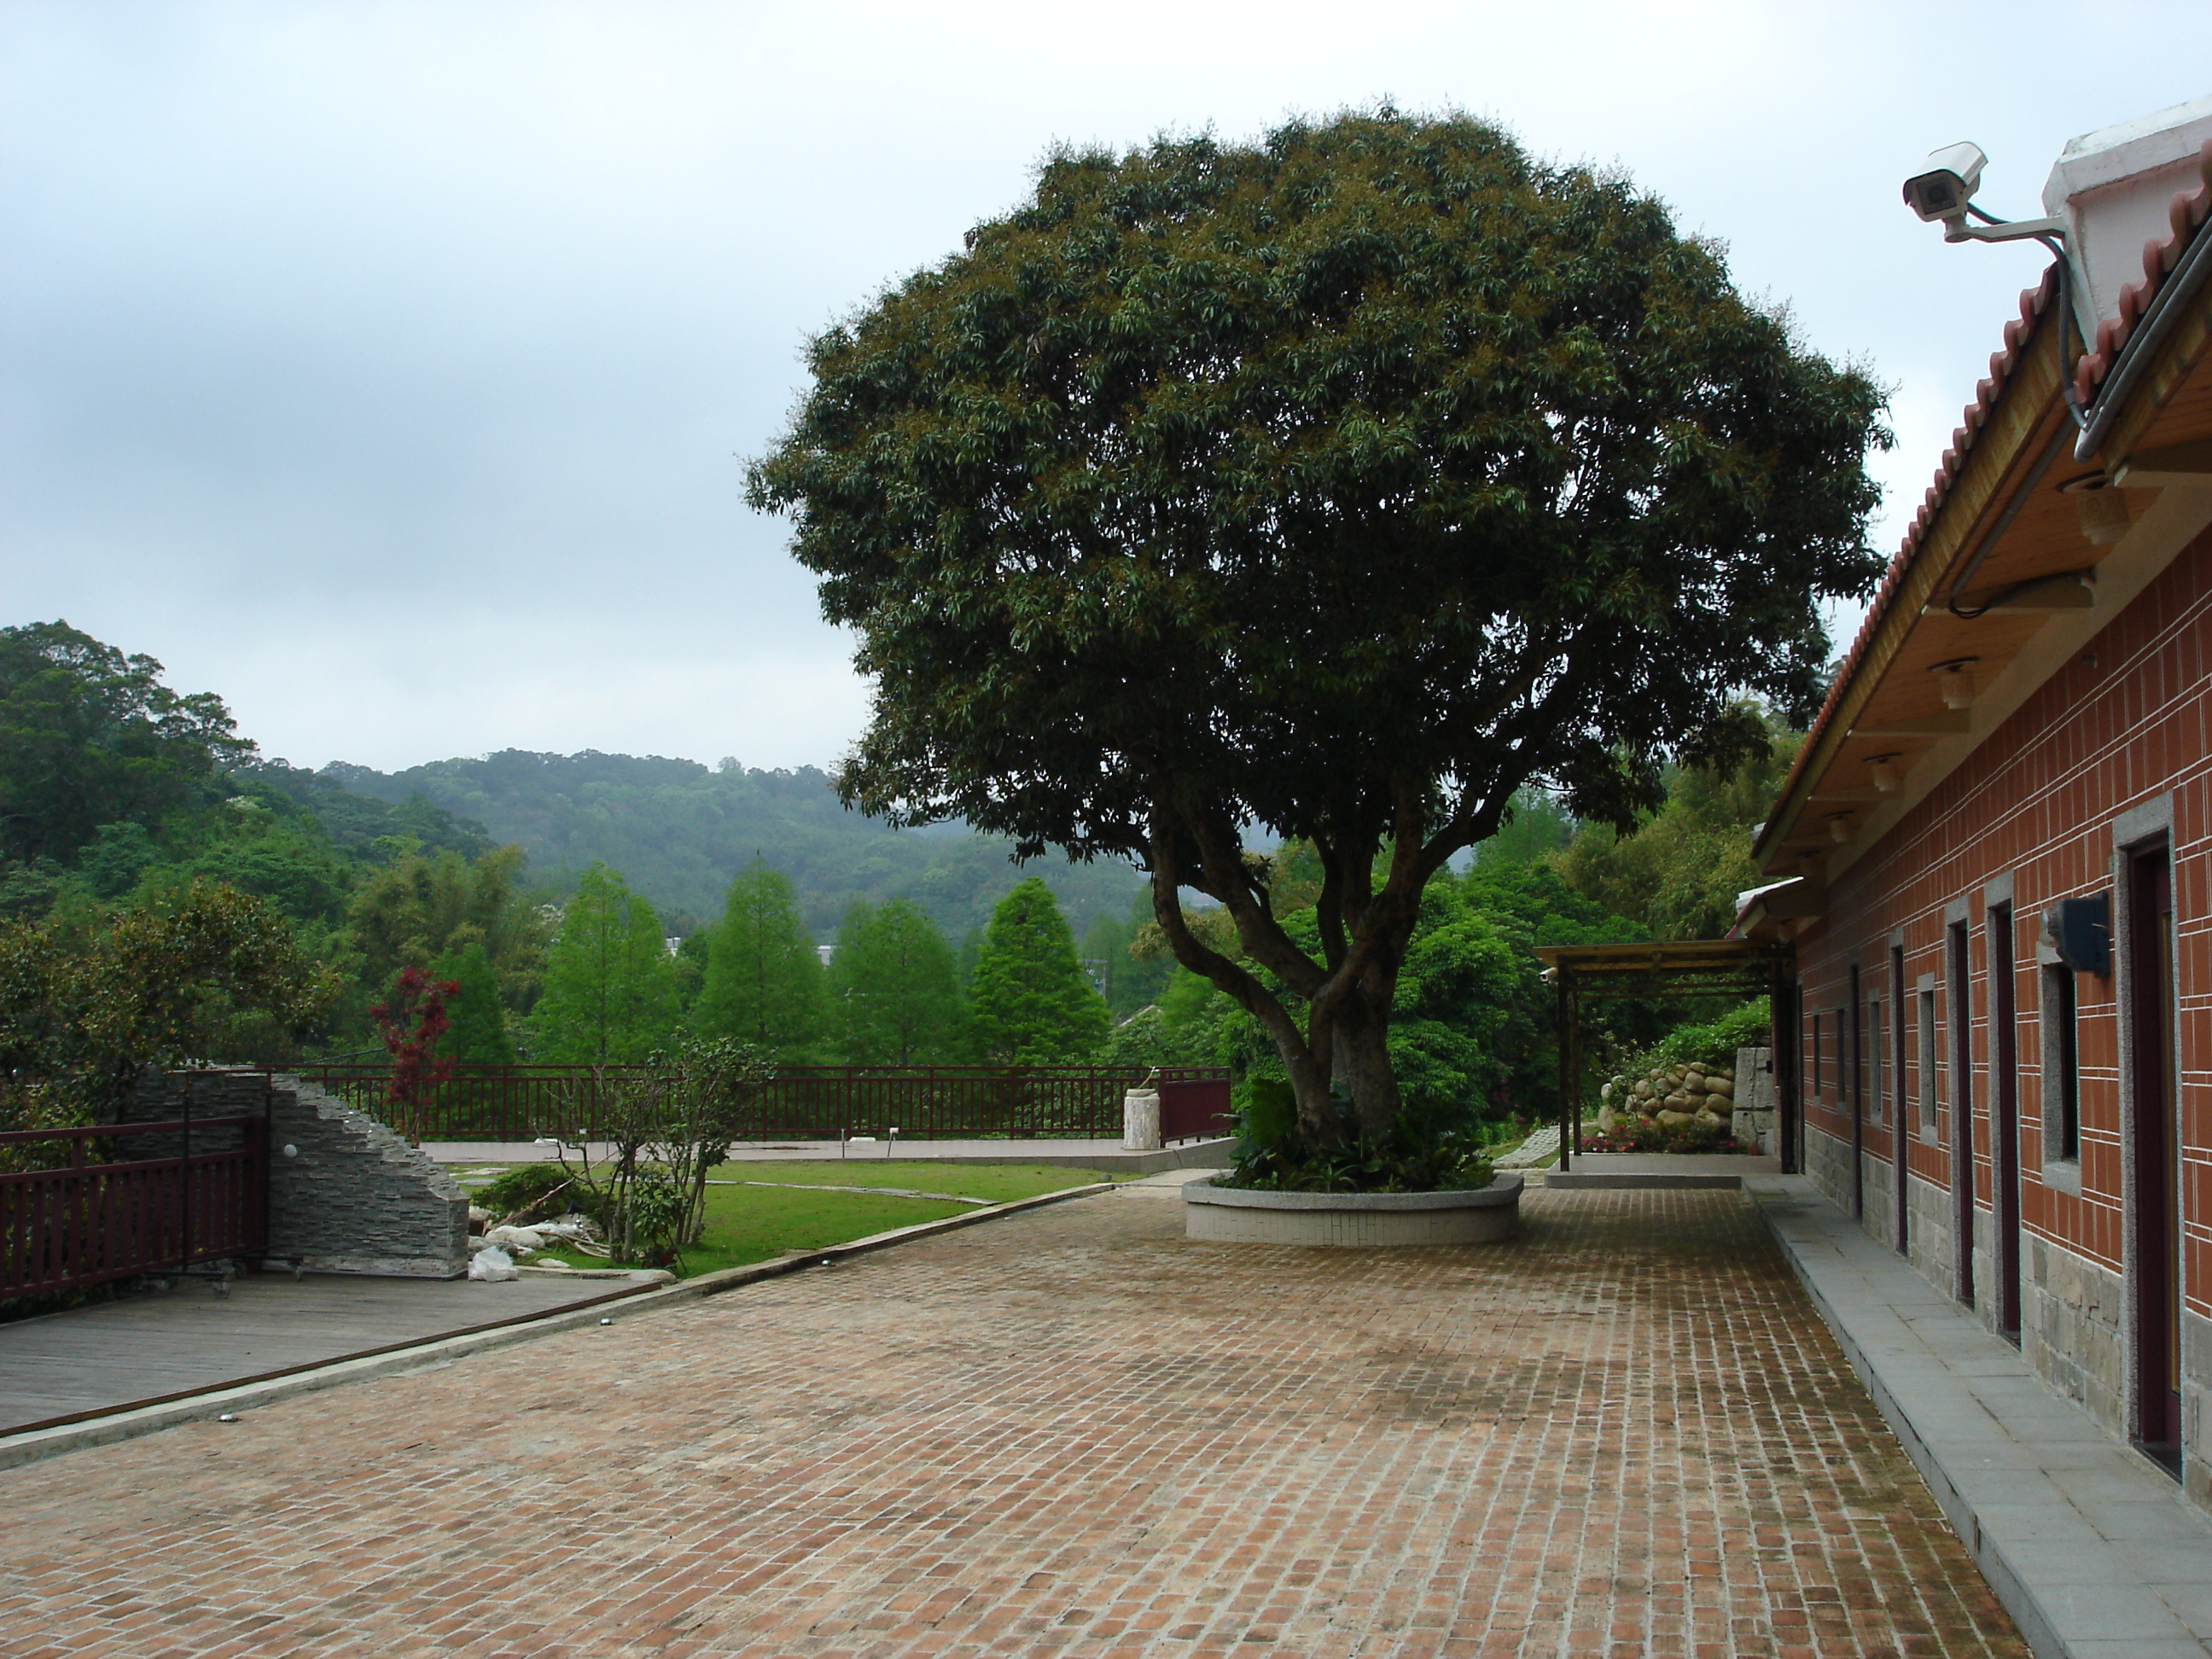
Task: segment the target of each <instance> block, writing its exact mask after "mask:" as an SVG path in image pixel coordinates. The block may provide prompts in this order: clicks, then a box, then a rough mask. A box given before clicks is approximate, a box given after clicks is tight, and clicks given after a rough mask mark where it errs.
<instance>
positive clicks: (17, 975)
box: [0, 882, 338, 1108]
mask: <svg viewBox="0 0 2212 1659" xmlns="http://www.w3.org/2000/svg"><path fill="white" fill-rule="evenodd" d="M337 991H338V983H337V977H336V976H335V975H333V974H331V971H330V970H329V969H327V968H325V967H324V966H323V965H322V964H320V963H316V962H313V961H312V960H310V959H309V958H308V957H307V956H306V955H305V954H303V953H302V952H301V951H300V950H299V948H298V947H297V945H295V942H294V940H293V937H292V932H291V929H290V927H289V925H288V924H287V923H286V921H285V920H284V918H283V916H282V915H280V914H278V913H277V911H276V909H275V908H273V907H271V906H270V905H269V904H268V903H267V902H264V901H263V900H261V899H258V898H255V897H253V896H251V895H248V894H245V893H240V892H238V891H235V890H233V889H231V888H228V887H222V886H218V885H216V884H212V883H208V882H196V883H194V884H192V885H191V886H190V887H189V888H187V889H185V890H183V891H181V892H179V893H174V894H166V895H161V896H156V897H153V898H149V899H148V900H146V901H144V902H140V903H137V904H134V905H131V906H130V907H128V908H124V909H120V910H118V911H115V912H112V913H111V914H109V915H104V916H102V917H101V918H100V920H99V921H98V924H97V925H96V926H93V927H70V926H69V925H68V924H66V923H64V922H61V921H54V920H47V921H15V922H6V923H0V1079H5V1078H6V1077H8V1076H9V1074H11V1073H16V1074H21V1076H22V1077H26V1078H29V1079H50V1080H54V1081H56V1082H58V1083H61V1084H63V1085H66V1086H68V1087H70V1088H72V1089H74V1090H77V1091H81V1103H82V1104H84V1105H86V1106H88V1107H94V1108H97V1107H100V1106H103V1105H112V1103H114V1102H116V1101H117V1100H119V1099H120V1098H121V1097H123V1096H124V1095H125V1093H126V1092H127V1091H128V1090H129V1088H130V1085H131V1079H132V1077H133V1076H134V1075H135V1073H137V1068H138V1067H139V1066H145V1065H155V1066H184V1065H189V1064H193V1063H196V1062H204V1061H207V1060H216V1061H234V1060H248V1061H251V1060H262V1059H264V1058H275V1057H276V1056H274V1055H272V1054H270V1053H269V1043H270V1039H271V1038H272V1037H275V1038H282V1039H287V1040H289V1039H291V1038H295V1037H298V1036H302V1035H305V1034H306V1033H307V1032H308V1031H309V1030H312V1029H313V1027H314V1026H315V1025H317V1024H319V1022H320V1021H321V1019H322V1018H324V1016H325V1014H327V1013H328V1012H329V1011H330V1008H331V1004H332V1002H333V1000H335V998H336V996H337Z"/></svg>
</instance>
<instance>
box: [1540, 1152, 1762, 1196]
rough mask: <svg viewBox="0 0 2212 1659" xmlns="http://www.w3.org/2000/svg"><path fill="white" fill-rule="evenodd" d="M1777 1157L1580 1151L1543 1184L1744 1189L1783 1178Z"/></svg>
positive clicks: (1565, 1188) (1566, 1189)
mask: <svg viewBox="0 0 2212 1659" xmlns="http://www.w3.org/2000/svg"><path fill="white" fill-rule="evenodd" d="M1781 1173H1782V1164H1781V1161H1780V1160H1779V1159H1778V1158H1767V1157H1765V1156H1762V1155H1759V1154H1756V1153H1752V1152H1577V1153H1576V1154H1575V1155H1574V1156H1573V1157H1571V1158H1569V1159H1568V1160H1567V1167H1566V1169H1565V1171H1561V1170H1547V1171H1545V1174H1544V1184H1545V1185H1546V1186H1547V1187H1557V1188H1559V1189H1560V1190H1561V1191H1562V1192H1569V1191H1572V1190H1575V1189H1577V1188H1582V1189H1583V1190H1591V1189H1596V1188H1617V1187H1741V1185H1742V1184H1743V1183H1744V1182H1745V1181H1746V1180H1747V1179H1748V1178H1749V1177H1751V1176H1761V1175H1780V1174H1781Z"/></svg>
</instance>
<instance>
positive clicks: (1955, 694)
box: [1929, 657, 1981, 708]
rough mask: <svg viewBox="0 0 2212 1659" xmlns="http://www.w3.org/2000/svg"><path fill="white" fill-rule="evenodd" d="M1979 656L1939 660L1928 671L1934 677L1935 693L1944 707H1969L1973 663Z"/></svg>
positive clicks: (1972, 683)
mask: <svg viewBox="0 0 2212 1659" xmlns="http://www.w3.org/2000/svg"><path fill="white" fill-rule="evenodd" d="M1980 660H1981V659H1980V658H1979V657H1957V658H1954V659H1952V660H1951V661H1949V662H1939V663H1937V664H1936V665H1935V666H1934V667H1933V668H1931V669H1929V673H1931V674H1933V675H1935V677H1936V694H1937V695H1938V696H1941V697H1942V699H1943V707H1944V708H1972V706H1973V702H1974V665H1975V664H1976V663H1978V662H1979V661H1980Z"/></svg>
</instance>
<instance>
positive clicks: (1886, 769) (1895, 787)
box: [1866, 755, 1905, 795]
mask: <svg viewBox="0 0 2212 1659" xmlns="http://www.w3.org/2000/svg"><path fill="white" fill-rule="evenodd" d="M1897 759H1898V757H1896V756H1894V755H1872V756H1869V757H1868V758H1867V763H1866V767H1867V776H1869V778H1871V779H1873V780H1874V787H1875V788H1876V789H1877V790H1879V791H1880V792H1881V793H1883V794H1885V795H1893V794H1895V793H1897V792H1898V791H1899V789H1901V788H1903V787H1905V775H1904V774H1903V773H1901V772H1899V770H1898V769H1897Z"/></svg>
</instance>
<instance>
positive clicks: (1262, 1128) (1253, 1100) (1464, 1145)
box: [1214, 1077, 1497, 1193]
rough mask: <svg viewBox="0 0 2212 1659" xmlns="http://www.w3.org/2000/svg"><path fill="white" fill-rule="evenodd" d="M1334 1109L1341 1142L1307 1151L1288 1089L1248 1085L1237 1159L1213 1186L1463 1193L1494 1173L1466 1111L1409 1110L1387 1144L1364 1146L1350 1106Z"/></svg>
mask: <svg viewBox="0 0 2212 1659" xmlns="http://www.w3.org/2000/svg"><path fill="white" fill-rule="evenodd" d="M1333 1098H1334V1097H1333ZM1334 1103H1335V1105H1336V1107H1337V1109H1338V1114H1339V1121H1340V1126H1341V1132H1342V1137H1343V1138H1342V1140H1341V1142H1340V1144H1339V1145H1338V1146H1333V1147H1322V1148H1318V1149H1316V1148H1310V1147H1308V1146H1306V1145H1305V1144H1304V1141H1303V1140H1302V1139H1300V1138H1299V1135H1298V1115H1297V1101H1296V1099H1295V1097H1293V1096H1292V1094H1291V1085H1289V1084H1288V1083H1287V1082H1285V1081H1284V1080H1283V1079H1280V1078H1265V1077H1255V1078H1252V1079H1248V1080H1247V1082H1246V1084H1245V1086H1244V1105H1243V1109H1242V1110H1241V1111H1240V1112H1239V1113H1238V1114H1237V1157H1236V1160H1235V1162H1233V1163H1232V1164H1231V1165H1230V1167H1229V1170H1228V1172H1227V1173H1226V1174H1225V1175H1220V1176H1215V1177H1214V1184H1215V1185H1216V1186H1218V1187H1243V1188H1250V1189H1253V1190H1255V1191H1260V1192H1278V1193H1440V1192H1469V1191H1474V1190H1476V1189H1478V1188H1484V1187H1487V1186H1488V1185H1490V1183H1491V1182H1492V1179H1493V1178H1494V1177H1495V1176H1496V1175H1497V1170H1496V1167H1495V1165H1493V1164H1492V1162H1491V1160H1490V1155H1489V1153H1488V1152H1487V1150H1486V1147H1485V1145H1484V1141H1483V1138H1482V1133H1481V1131H1482V1124H1481V1122H1480V1120H1479V1119H1477V1118H1475V1117H1474V1115H1473V1114H1472V1113H1468V1112H1465V1111H1454V1112H1439V1111H1436V1110H1433V1109H1424V1108H1422V1107H1419V1106H1408V1107H1407V1108H1406V1109H1404V1110H1403V1111H1401V1112H1400V1113H1399V1115H1398V1121H1397V1123H1396V1124H1395V1126H1394V1127H1393V1130H1392V1132H1391V1133H1390V1135H1389V1137H1388V1138H1387V1139H1383V1140H1380V1141H1370V1140H1367V1139H1363V1138H1362V1137H1361V1136H1360V1134H1359V1133H1358V1121H1357V1120H1356V1119H1355V1118H1354V1117H1353V1115H1352V1105H1351V1103H1350V1102H1349V1101H1346V1100H1342V1099H1335V1100H1334Z"/></svg>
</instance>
